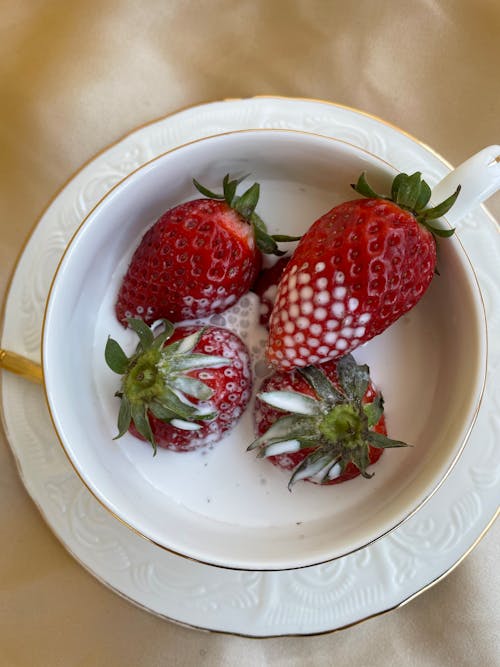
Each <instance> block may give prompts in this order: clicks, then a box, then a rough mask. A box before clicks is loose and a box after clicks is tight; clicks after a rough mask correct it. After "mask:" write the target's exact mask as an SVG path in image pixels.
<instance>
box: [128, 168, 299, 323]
mask: <svg viewBox="0 0 500 667" xmlns="http://www.w3.org/2000/svg"><path fill="white" fill-rule="evenodd" d="M240 180H241V179H240ZM193 182H194V184H195V186H196V187H197V189H198V190H199V191H200V192H201V193H202V194H203V195H205V197H206V198H203V199H195V200H193V201H188V202H186V203H184V204H180V205H179V206H175V207H174V208H172V209H170V210H168V211H166V212H165V213H164V214H163V215H162V216H161V217H160V218H159V219H158V220H157V221H156V223H155V224H154V225H153V226H152V227H150V228H149V229H148V231H147V232H146V233H145V235H144V237H143V238H142V240H141V242H140V244H139V246H138V248H137V249H136V250H135V252H134V255H133V257H132V260H131V262H130V264H129V267H128V269H127V272H126V274H125V276H124V278H123V280H122V283H121V286H120V290H119V293H118V298H117V301H116V306H115V310H116V315H117V317H118V320H119V321H120V322H122V324H124V325H125V324H126V320H127V318H130V317H139V318H141V319H142V320H144V321H145V322H146V323H147V324H151V323H152V322H154V321H156V320H157V319H160V318H167V319H169V320H170V321H172V322H180V321H182V320H190V319H196V318H201V317H207V316H208V315H211V314H214V313H220V312H222V311H223V310H225V309H226V308H228V307H229V306H231V305H232V304H234V303H235V302H236V301H237V300H238V299H239V298H240V297H241V296H242V295H243V294H245V293H246V292H247V291H248V290H249V289H250V286H251V284H252V283H253V281H254V279H255V277H256V275H257V273H258V271H259V268H260V265H261V253H262V252H264V253H270V254H276V255H281V254H283V252H282V251H280V250H279V249H278V245H277V243H276V241H277V240H281V241H285V240H294V239H293V237H286V236H275V237H273V236H270V235H269V234H268V233H267V231H266V227H265V225H264V223H263V221H262V220H261V219H260V217H259V216H258V215H257V214H256V213H255V207H256V206H257V202H258V199H259V192H260V188H259V184H258V183H254V184H253V185H252V186H251V187H250V188H249V189H248V190H247V191H246V192H244V193H243V194H242V195H241V196H238V195H236V189H237V187H238V184H239V182H240V181H238V180H230V179H229V176H226V177H225V178H224V181H223V194H215V193H213V192H211V191H210V190H207V189H206V188H204V187H203V186H202V185H200V184H199V183H198V182H197V181H193Z"/></svg>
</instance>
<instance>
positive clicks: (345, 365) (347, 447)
mask: <svg viewBox="0 0 500 667" xmlns="http://www.w3.org/2000/svg"><path fill="white" fill-rule="evenodd" d="M383 404H384V402H383V398H382V395H381V394H380V393H379V392H378V391H377V390H376V389H375V387H374V386H373V384H372V383H371V381H370V374H369V369H368V366H366V365H363V366H360V365H358V364H357V363H356V362H355V360H354V358H353V356H352V355H350V354H349V355H346V356H344V357H342V358H340V359H339V360H332V361H327V362H326V363H324V364H322V365H321V367H316V366H306V367H305V368H301V369H294V370H292V371H288V372H286V371H275V372H274V374H273V375H271V376H269V377H268V378H266V380H264V382H263V384H262V387H261V391H260V393H259V395H258V397H257V401H256V405H255V413H254V415H255V425H256V431H257V433H258V436H259V437H258V438H257V439H256V440H254V442H253V443H252V444H251V445H250V447H249V448H248V449H249V450H251V449H257V450H258V456H259V457H267V458H268V459H269V460H270V461H271V462H272V463H273V464H274V465H277V466H279V467H280V468H283V469H285V470H293V474H292V476H291V478H290V482H289V485H288V486H289V488H291V486H292V485H293V484H294V483H295V482H297V481H298V480H301V479H304V480H306V481H309V482H314V483H316V484H339V483H340V482H344V481H347V480H349V479H353V478H354V477H357V476H358V475H362V476H363V477H366V478H370V477H372V476H373V474H372V473H368V472H367V468H368V466H369V465H371V464H373V463H375V462H376V461H378V459H379V458H380V456H381V455H382V453H383V450H384V449H385V448H387V447H404V446H406V445H405V443H403V442H400V441H398V440H391V439H390V438H388V437H387V431H386V427H385V419H384V414H383Z"/></svg>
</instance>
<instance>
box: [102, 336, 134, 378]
mask: <svg viewBox="0 0 500 667" xmlns="http://www.w3.org/2000/svg"><path fill="white" fill-rule="evenodd" d="M104 359H105V360H106V363H107V364H108V366H109V367H110V368H111V370H112V371H113V372H114V373H117V374H118V375H123V374H124V373H125V372H126V370H127V368H128V365H129V359H128V357H127V355H126V354H125V352H124V351H123V350H122V348H121V347H120V344H119V343H117V342H116V340H114V338H111V337H110V336H108V340H107V342H106V348H105V350H104Z"/></svg>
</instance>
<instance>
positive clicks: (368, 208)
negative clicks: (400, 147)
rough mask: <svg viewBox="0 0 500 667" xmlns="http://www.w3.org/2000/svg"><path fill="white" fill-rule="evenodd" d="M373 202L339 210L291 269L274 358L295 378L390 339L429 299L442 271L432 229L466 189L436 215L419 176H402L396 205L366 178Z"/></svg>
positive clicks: (279, 300) (361, 186)
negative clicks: (393, 328) (388, 333)
mask: <svg viewBox="0 0 500 667" xmlns="http://www.w3.org/2000/svg"><path fill="white" fill-rule="evenodd" d="M352 187H353V188H354V189H355V190H356V192H358V193H359V194H361V195H363V196H365V197H367V198H366V199H357V200H354V201H349V202H346V203H343V204H340V205H339V206H335V207H334V208H332V209H331V210H330V211H329V212H328V213H326V214H325V215H323V216H322V217H321V218H319V219H318V220H316V222H315V223H314V224H313V225H312V226H311V228H310V229H309V230H308V231H307V233H306V234H305V235H304V236H303V237H302V239H301V241H300V242H299V244H298V245H297V248H296V249H295V252H294V253H293V255H292V258H291V260H290V262H289V263H288V266H287V267H286V269H285V271H284V273H283V276H282V278H281V281H280V284H279V286H278V293H277V295H276V302H275V305H274V308H273V311H272V314H271V319H270V327H269V342H268V347H267V358H268V360H269V361H270V362H271V364H273V365H274V366H275V367H277V368H281V369H284V370H290V369H291V368H295V367H304V366H307V365H310V364H317V363H323V362H324V361H326V360H328V359H332V358H334V357H338V356H341V355H344V354H348V353H349V352H352V351H353V350H355V349H356V348H357V347H358V346H359V345H362V344H363V343H365V342H367V341H368V340H370V339H371V338H373V336H376V335H377V334H380V333H381V332H383V331H384V330H385V329H386V328H387V327H388V326H389V325H390V324H392V323H393V322H395V321H396V320H397V319H398V318H399V317H401V316H402V315H403V314H404V313H406V312H407V311H408V310H410V308H413V306H415V304H416V303H417V302H418V301H419V300H420V299H421V298H422V296H423V295H424V293H425V291H426V290H427V288H428V287H429V284H430V282H431V280H432V277H433V275H434V272H435V270H436V241H435V237H436V236H450V235H451V234H452V233H453V231H454V230H452V229H448V230H444V229H441V228H439V227H436V226H434V225H432V224H431V221H432V220H435V219H436V218H438V217H441V216H442V215H444V214H445V213H446V212H447V211H448V210H449V209H450V208H451V206H452V205H453V203H454V202H455V200H456V198H457V196H458V193H459V191H460V188H457V191H456V192H455V193H454V194H453V195H451V196H450V197H449V198H448V199H446V200H445V201H444V202H442V203H441V204H439V205H438V206H436V207H434V208H426V206H427V204H428V202H429V199H430V196H431V190H430V188H429V186H428V185H427V183H426V182H425V181H423V180H422V179H421V174H420V173H418V172H417V173H415V174H413V175H411V176H408V175H407V174H399V175H398V176H396V178H395V179H394V181H393V184H392V193H391V197H383V196H380V195H377V194H376V193H375V192H374V191H373V190H372V189H371V188H370V186H369V185H368V183H367V182H366V180H365V176H364V174H362V175H361V176H360V178H359V180H358V182H357V184H356V185H353V186H352Z"/></svg>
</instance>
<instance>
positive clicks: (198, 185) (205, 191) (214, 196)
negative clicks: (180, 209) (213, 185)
mask: <svg viewBox="0 0 500 667" xmlns="http://www.w3.org/2000/svg"><path fill="white" fill-rule="evenodd" d="M193 185H194V187H195V188H196V189H197V190H198V192H200V193H201V194H202V195H204V196H205V197H208V198H209V199H219V200H222V201H223V200H224V199H225V197H224V195H219V194H217V193H216V192H212V190H209V189H208V188H206V187H205V186H204V185H202V184H201V183H199V182H198V181H197V180H196V179H195V178H193Z"/></svg>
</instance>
